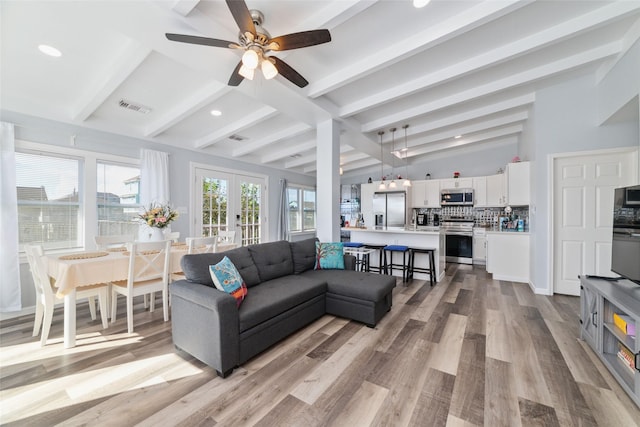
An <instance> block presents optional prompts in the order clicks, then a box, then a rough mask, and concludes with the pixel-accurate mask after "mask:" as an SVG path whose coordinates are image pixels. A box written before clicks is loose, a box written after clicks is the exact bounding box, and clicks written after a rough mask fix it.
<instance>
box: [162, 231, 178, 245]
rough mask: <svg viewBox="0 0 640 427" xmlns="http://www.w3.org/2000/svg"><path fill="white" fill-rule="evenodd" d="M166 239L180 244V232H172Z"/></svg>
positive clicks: (166, 235)
mask: <svg viewBox="0 0 640 427" xmlns="http://www.w3.org/2000/svg"><path fill="white" fill-rule="evenodd" d="M165 239H169V240H171V241H172V242H175V243H178V239H180V232H179V231H172V232H171V233H167V234H165Z"/></svg>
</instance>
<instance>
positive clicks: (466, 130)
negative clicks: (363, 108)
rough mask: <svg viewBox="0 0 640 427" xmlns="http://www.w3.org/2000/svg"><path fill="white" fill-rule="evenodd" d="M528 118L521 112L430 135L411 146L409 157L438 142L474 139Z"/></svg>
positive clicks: (527, 115) (526, 114) (525, 113)
mask: <svg viewBox="0 0 640 427" xmlns="http://www.w3.org/2000/svg"><path fill="white" fill-rule="evenodd" d="M528 118H529V114H528V113H527V112H526V111H520V112H517V113H513V114H509V115H506V116H502V117H497V118H495V119H492V120H486V121H482V122H480V123H474V124H470V125H467V126H461V127H457V128H455V129H449V130H446V131H444V132H439V133H436V134H433V135H429V136H427V137H426V138H419V141H418V143H417V144H414V145H409V151H407V156H408V157H412V156H413V155H415V154H413V153H414V152H415V151H417V150H419V149H420V147H422V146H423V145H429V144H432V143H434V142H437V141H442V140H443V139H447V140H453V139H454V138H455V135H463V137H467V136H468V137H471V138H473V135H470V134H476V133H478V132H483V131H487V130H489V129H495V128H501V127H504V126H508V125H512V124H514V123H519V122H524V121H525V120H527V119H528ZM460 139H462V138H460ZM454 142H455V141H454ZM414 150H415V151H414Z"/></svg>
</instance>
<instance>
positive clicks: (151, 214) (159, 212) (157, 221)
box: [138, 203, 178, 228]
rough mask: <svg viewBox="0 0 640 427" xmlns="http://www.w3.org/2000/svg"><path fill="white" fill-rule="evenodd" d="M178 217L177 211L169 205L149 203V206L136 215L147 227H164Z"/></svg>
mask: <svg viewBox="0 0 640 427" xmlns="http://www.w3.org/2000/svg"><path fill="white" fill-rule="evenodd" d="M177 218H178V211H175V210H173V209H171V206H169V205H160V204H155V203H151V204H150V205H149V208H147V209H146V210H145V211H144V212H142V213H141V214H139V215H138V220H139V221H140V222H141V223H143V224H146V225H148V226H149V227H156V228H165V227H167V226H168V225H169V224H170V223H171V221H174V220H176V219H177Z"/></svg>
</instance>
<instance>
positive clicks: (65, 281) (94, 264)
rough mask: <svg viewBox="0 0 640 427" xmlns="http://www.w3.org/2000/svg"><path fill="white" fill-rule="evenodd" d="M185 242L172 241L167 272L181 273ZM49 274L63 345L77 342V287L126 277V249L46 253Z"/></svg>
mask: <svg viewBox="0 0 640 427" xmlns="http://www.w3.org/2000/svg"><path fill="white" fill-rule="evenodd" d="M237 246H238V245H237V244H235V243H219V244H218V245H217V248H216V252H224V251H227V250H230V249H234V248H236V247H237ZM187 251H188V246H187V245H186V243H173V244H172V246H171V255H170V263H171V265H170V274H175V273H181V272H182V268H181V266H180V260H181V259H182V257H183V256H184V255H185V254H187ZM45 258H46V261H47V265H48V268H49V270H48V272H49V276H51V277H52V278H54V279H55V281H56V288H57V292H56V295H57V296H58V298H64V348H73V347H75V345H76V289H77V288H79V287H82V286H89V285H95V284H100V283H110V282H114V281H117V280H126V279H127V274H128V270H129V253H128V252H127V251H126V248H125V247H116V248H108V249H106V250H104V251H85V252H72V253H64V254H61V253H57V254H46V255H45Z"/></svg>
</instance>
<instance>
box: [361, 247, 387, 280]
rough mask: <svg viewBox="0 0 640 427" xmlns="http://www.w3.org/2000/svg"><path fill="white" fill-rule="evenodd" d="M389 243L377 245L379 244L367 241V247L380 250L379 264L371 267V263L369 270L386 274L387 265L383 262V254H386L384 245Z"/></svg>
mask: <svg viewBox="0 0 640 427" xmlns="http://www.w3.org/2000/svg"><path fill="white" fill-rule="evenodd" d="M385 246H387V245H377V244H373V243H365V244H364V247H365V248H367V249H375V250H376V251H378V255H379V257H378V266H377V267H371V265H369V270H371V271H374V272H376V273H378V274H383V273H384V274H386V273H385V267H384V264H383V256H384V247H385Z"/></svg>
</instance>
